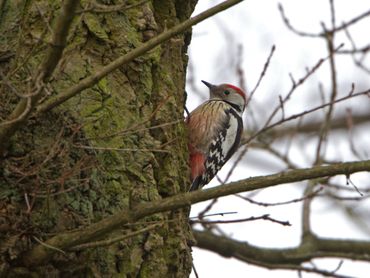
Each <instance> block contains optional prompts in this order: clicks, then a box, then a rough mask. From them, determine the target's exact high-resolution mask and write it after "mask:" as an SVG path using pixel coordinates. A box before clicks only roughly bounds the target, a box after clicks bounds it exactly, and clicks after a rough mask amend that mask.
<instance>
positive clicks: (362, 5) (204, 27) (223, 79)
mask: <svg viewBox="0 0 370 278" xmlns="http://www.w3.org/2000/svg"><path fill="white" fill-rule="evenodd" d="M220 2H221V1H208V0H207V1H206V0H200V1H199V3H198V5H197V7H196V10H195V12H194V14H197V13H199V12H201V11H204V10H205V9H207V8H209V7H211V6H214V5H216V4H218V3H220ZM278 3H279V2H278V1H274V0H254V1H253V0H252V1H245V2H243V3H241V4H239V5H237V6H235V7H233V8H231V9H229V10H228V11H224V12H222V13H221V14H218V15H216V16H215V17H213V18H212V19H208V20H207V21H205V22H202V23H200V24H198V25H197V26H196V27H195V28H193V39H192V42H191V46H190V49H189V56H190V63H191V65H192V71H191V76H188V77H191V79H192V80H193V82H194V83H193V84H195V85H196V90H194V87H193V86H190V85H188V86H187V92H188V101H187V107H188V109H189V110H190V111H191V110H193V109H194V108H195V107H196V106H197V105H199V104H200V103H201V102H202V101H204V100H205V99H206V98H207V97H208V91H207V88H206V87H205V86H204V85H203V84H202V83H201V80H206V81H208V82H211V83H214V84H220V83H232V84H235V85H237V86H240V84H239V83H238V82H239V78H238V76H237V74H236V72H235V65H236V64H237V63H238V62H239V60H238V56H237V53H238V47H239V45H241V46H242V49H243V59H242V61H241V65H242V68H243V71H244V75H243V77H244V79H245V81H246V89H247V91H248V90H250V89H251V88H253V87H254V85H255V84H256V82H257V80H258V78H259V76H260V73H261V70H262V68H263V65H264V63H265V62H266V58H267V57H268V55H269V53H270V50H271V47H272V46H273V45H275V46H276V51H275V53H274V55H273V57H272V60H271V64H270V66H269V68H268V71H267V74H266V77H265V79H264V80H263V82H262V84H261V86H260V87H259V89H258V91H257V93H256V95H255V96H254V98H253V102H252V103H251V106H253V109H254V110H255V111H254V113H255V114H256V117H259V118H260V119H263V118H264V117H267V116H268V112H269V111H271V107H273V105H276V104H277V103H278V101H279V99H278V96H279V95H283V96H284V95H285V94H286V93H287V92H288V90H289V89H290V87H291V80H290V77H289V74H290V73H291V74H292V75H293V76H294V78H295V79H299V78H300V77H301V76H303V75H304V74H305V72H306V68H307V67H308V68H311V67H312V66H313V65H315V64H316V63H317V61H318V60H319V59H320V58H324V57H326V56H327V49H326V44H325V41H324V40H322V39H318V38H314V39H312V38H301V37H298V36H297V35H295V34H293V33H292V32H290V31H289V30H288V29H287V28H286V26H285V25H284V23H283V21H282V19H281V16H280V13H279V10H278ZM280 3H281V4H282V5H283V7H284V9H285V12H286V15H287V16H288V17H289V19H290V21H291V23H292V24H293V25H294V26H295V27H296V28H298V29H299V30H302V31H307V32H310V33H318V32H321V31H322V22H323V23H324V24H325V25H326V26H328V27H329V26H330V9H329V1H324V0H311V1H309V0H305V1H303V0H301V1H297V0H283V1H280ZM335 8H336V20H337V22H338V23H341V22H343V21H348V20H350V19H351V18H353V17H355V16H358V15H360V14H361V13H363V12H365V11H367V10H369V9H370V1H369V0H352V1H344V0H337V1H335ZM369 30H370V18H367V19H365V20H363V21H361V22H360V23H359V24H357V25H355V26H353V27H351V29H350V32H351V35H352V37H353V38H354V40H355V41H356V43H357V45H358V46H359V47H361V46H364V45H366V44H369V42H370V36H369V32H370V31H369ZM341 43H345V45H344V47H343V48H345V49H349V48H350V43H349V41H348V39H346V37H345V35H344V33H343V32H342V33H341V34H339V35H338V36H337V37H336V40H335V45H337V46H339V45H340V44H341ZM337 67H338V69H339V71H338V80H339V82H338V83H339V86H340V90H339V94H340V95H345V94H348V92H349V91H350V88H351V83H352V82H355V83H356V89H358V90H360V89H365V88H369V87H370V82H368V81H366V80H368V79H369V75H368V74H366V73H365V72H363V71H361V70H359V69H358V68H356V67H354V66H353V63H352V61H351V59H350V57H338V59H337ZM329 80H330V75H329V67H328V65H326V64H324V65H323V66H322V67H321V68H320V69H319V70H318V71H317V72H316V74H315V75H314V76H312V77H311V78H310V80H309V82H307V84H305V85H304V86H303V87H302V88H301V89H300V91H299V92H297V94H296V96H295V97H294V98H293V99H292V100H291V101H290V102H289V103H288V104H287V107H286V113H290V114H292V113H297V112H301V111H303V110H305V109H307V108H311V107H314V106H315V105H317V104H318V103H320V101H321V100H320V99H319V94H318V92H317V91H318V84H319V83H320V82H321V83H322V86H323V90H324V91H325V92H326V93H329V89H330V81H329ZM348 103H350V104H353V103H355V108H356V111H355V112H359V111H360V112H361V111H366V109H369V102H358V101H357V102H353V101H350V102H348ZM348 103H346V104H344V105H341V106H338V109H337V111H336V112H338V113H339V112H340V111H341V109H346V108H348ZM352 108H353V107H352ZM245 115H248V114H247V113H246V114H245ZM245 122H246V123H247V124H248V120H245ZM247 127H248V126H247ZM358 134H359V135H358V138H359V140H358V146H360V147H361V146H365V144H366V145H368V140H369V138H370V135H369V132H366V131H365V132H363V131H362V130H360V131H358ZM342 137H343V138H342ZM342 137H338V138H334V139H333V140H332V141H331V142H332V143H333V144H332V145H329V147H328V153H329V157H332V158H333V159H337V160H340V161H348V160H355V158H353V157H351V156H350V151H349V147H348V143H347V141H348V140H347V137H345V136H342ZM305 143H306V142H305ZM339 146H343V148H341V152H340V153H339V152H338V151H337V148H338V147H339ZM314 147H315V146H314V145H312V146H310V145H309V144H307V145H306V146H305V148H306V152H307V153H309V152H310V151H311V149H312V150H313V148H314ZM299 150H300V149H299V147H298V149H297V160H296V163H297V164H298V165H299V166H300V167H305V166H306V167H307V166H310V162H311V161H310V159H309V155H307V157H308V158H307V157H305V156H302V151H300V152H299ZM293 152H294V149H293ZM293 155H294V154H293ZM367 159H369V157H368V158H367ZM264 163H265V164H267V165H268V167H265V166H266V165H263V164H264ZM231 164H232V163H228V164H227V165H226V166H225V167H224V169H223V170H222V172H221V173H220V176H221V177H224V176H225V175H226V174H227V172H228V170H229V169H230V167H231ZM261 164H262V165H261ZM282 170H284V165H282V164H281V163H280V162H279V161H278V160H274V159H272V158H271V157H268V159H267V158H266V159H265V156H264V154H261V153H259V152H256V151H248V153H247V155H246V158H245V161H243V165H242V166H240V167H237V169H236V171H235V174H234V175H233V176H232V178H231V180H239V179H243V178H248V177H250V176H256V175H263V174H269V173H276V172H279V171H282ZM352 179H353V180H354V181H355V182H356V184H357V185H361V184H364V183H365V182H366V181H367V180H368V176H366V175H362V174H358V175H353V176H352ZM338 183H342V184H343V185H345V180H344V179H343V178H338ZM218 184H219V182H217V180H215V179H214V180H213V181H212V182H211V184H210V185H208V187H211V186H215V185H218ZM303 189H304V188H303V187H302V184H301V185H299V184H291V185H282V186H277V187H274V188H271V189H268V190H263V191H262V192H259V193H258V195H257V196H256V199H257V200H259V201H263V202H279V201H286V200H290V199H293V198H299V197H301V196H302V194H303ZM206 204H207V203H201V204H198V205H194V206H193V208H192V214H191V215H192V216H196V215H197V213H198V212H199V211H201V210H202V209H203V208H204V207H205V206H206ZM301 205H302V204H301V203H297V204H294V205H289V206H279V207H274V208H271V207H268V208H263V207H258V206H253V205H250V204H247V203H246V202H244V201H242V200H240V199H239V198H237V197H227V198H222V199H219V201H218V203H217V205H216V206H215V207H214V208H213V209H212V211H211V212H212V213H216V212H228V211H233V212H237V215H232V216H229V217H226V216H225V217H224V218H223V219H235V218H243V217H250V216H259V215H262V214H265V213H270V214H271V215H272V216H273V217H274V218H276V219H279V220H282V221H286V220H287V221H289V222H290V223H291V224H292V227H283V226H280V225H277V224H274V223H270V222H266V221H265V222H263V221H258V222H249V223H244V224H238V225H236V224H233V225H225V226H222V228H223V231H225V232H226V234H228V235H231V236H232V237H233V238H235V239H238V240H241V241H248V242H249V243H252V244H254V245H257V246H265V247H289V246H296V245H297V244H298V243H299V239H300V223H301V215H300V214H301ZM338 208H339V209H338ZM369 209H370V204H369V202H367V203H365V202H364V203H362V204H361V205H359V206H358V210H359V211H366V210H369ZM338 210H340V207H338V206H336V205H335V204H333V203H323V202H316V201H315V202H314V206H313V212H314V213H315V214H314V217H313V219H312V226H313V230H314V231H315V232H316V233H318V234H319V235H320V236H326V237H336V238H356V239H367V240H370V237H369V233H368V231H369V229H370V227H367V232H366V231H364V230H361V229H360V228H356V227H354V225H353V223H349V222H348V221H347V220H346V219H345V218H344V217H343V215H342V214H341V212H340V211H338ZM215 219H216V218H212V220H215ZM193 257H194V264H195V267H196V269H197V271H198V274H199V275H200V277H225V276H226V275H227V276H228V277H284V278H289V277H298V276H297V273H296V272H293V271H281V270H267V269H264V268H259V267H255V266H251V265H247V264H245V263H241V262H238V261H237V260H234V259H225V258H222V257H219V256H218V255H215V254H213V253H210V252H206V251H203V250H199V249H196V248H194V249H193ZM339 261H340V260H338V259H330V260H329V259H325V260H320V261H319V260H315V263H317V265H318V266H319V267H322V268H325V269H327V270H334V269H335V268H336V267H337V265H338V262H339ZM340 273H341V274H347V275H350V276H354V277H367V276H366V274H365V273H370V264H365V263H353V262H351V261H345V263H344V264H343V266H342V267H341V272H340ZM191 277H195V276H194V274H192V276H191ZM303 277H320V276H318V275H316V274H306V273H304V274H303Z"/></svg>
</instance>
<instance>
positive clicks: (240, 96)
mask: <svg viewBox="0 0 370 278" xmlns="http://www.w3.org/2000/svg"><path fill="white" fill-rule="evenodd" d="M202 82H203V83H204V84H205V85H206V86H207V87H208V88H209V98H210V99H221V100H224V101H226V102H228V103H230V104H232V105H235V106H237V107H238V108H239V110H240V112H243V111H244V108H245V104H246V101H247V96H246V95H245V93H244V92H243V91H242V90H241V89H240V88H238V87H236V86H234V85H230V84H221V85H212V84H211V83H208V82H207V81H204V80H202Z"/></svg>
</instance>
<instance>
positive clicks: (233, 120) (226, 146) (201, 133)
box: [185, 80, 246, 191]
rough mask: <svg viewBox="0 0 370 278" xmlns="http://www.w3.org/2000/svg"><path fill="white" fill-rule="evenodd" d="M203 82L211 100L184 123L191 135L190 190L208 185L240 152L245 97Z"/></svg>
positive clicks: (229, 87)
mask: <svg viewBox="0 0 370 278" xmlns="http://www.w3.org/2000/svg"><path fill="white" fill-rule="evenodd" d="M202 82H203V83H204V84H205V85H206V86H207V87H208V88H209V100H207V101H206V102H204V103H203V104H201V105H200V106H198V107H197V108H196V109H195V110H193V111H192V112H191V113H190V114H189V116H188V117H187V118H186V120H185V122H186V124H187V127H188V134H189V143H188V147H189V154H190V159H189V160H190V168H191V181H192V185H191V187H190V191H194V190H197V189H200V188H202V187H203V186H204V185H206V184H208V183H209V182H210V181H211V180H212V179H213V177H214V176H215V175H216V174H217V172H218V171H219V170H220V169H221V167H222V166H223V165H224V164H225V163H226V162H227V161H228V160H229V159H230V157H231V156H232V155H233V154H234V153H235V151H236V150H237V149H238V147H239V144H240V139H241V135H242V132H243V120H242V114H243V111H244V109H245V105H246V95H245V93H244V92H243V91H242V90H241V89H239V88H238V87H236V86H233V85H230V84H221V85H217V86H216V85H212V84H210V83H208V82H206V81H204V80H202Z"/></svg>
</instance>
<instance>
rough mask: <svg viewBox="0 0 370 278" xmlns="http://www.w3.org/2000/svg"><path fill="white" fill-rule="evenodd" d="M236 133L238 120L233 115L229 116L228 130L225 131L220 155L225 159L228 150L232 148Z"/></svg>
mask: <svg viewBox="0 0 370 278" xmlns="http://www.w3.org/2000/svg"><path fill="white" fill-rule="evenodd" d="M237 132H238V120H237V119H236V118H235V116H234V115H233V114H231V115H230V122H229V128H228V129H227V130H226V135H225V138H224V140H223V142H222V147H221V150H222V155H223V156H224V157H227V155H228V153H229V151H230V149H231V148H232V147H233V145H234V143H235V138H236V135H237Z"/></svg>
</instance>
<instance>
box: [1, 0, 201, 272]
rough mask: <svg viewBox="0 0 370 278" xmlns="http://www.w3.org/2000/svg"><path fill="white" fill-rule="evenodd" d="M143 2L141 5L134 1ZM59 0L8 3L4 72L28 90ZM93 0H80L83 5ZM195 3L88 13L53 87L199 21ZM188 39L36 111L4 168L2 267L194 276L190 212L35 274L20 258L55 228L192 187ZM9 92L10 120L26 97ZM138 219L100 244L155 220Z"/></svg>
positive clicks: (4, 97)
mask: <svg viewBox="0 0 370 278" xmlns="http://www.w3.org/2000/svg"><path fill="white" fill-rule="evenodd" d="M111 2H112V4H120V3H121V2H120V1H116V2H117V3H113V2H114V1H111ZM135 2H139V1H130V4H131V3H132V4H134V3H135ZM58 3H59V2H58ZM58 3H57V2H55V1H46V0H44V1H5V4H4V5H3V7H2V11H1V18H0V20H1V21H0V23H1V24H0V33H1V34H2V35H1V36H0V40H1V41H2V42H3V43H4V44H2V45H4V49H1V51H4V52H5V51H9V52H11V53H13V54H14V55H11V58H9V59H8V60H6V61H5V62H2V63H1V64H0V66H1V68H0V69H1V71H2V73H3V74H4V75H6V76H8V77H9V82H11V83H12V84H15V85H16V88H17V90H19V91H20V92H26V91H27V78H30V77H31V78H32V72H33V71H34V70H35V69H36V68H37V66H38V65H39V63H40V61H41V59H42V57H43V55H44V50H45V47H46V46H47V41H48V38H49V37H50V29H52V27H53V23H54V21H53V18H55V16H56V15H57V14H58V9H59V4H58ZM86 4H87V1H81V6H80V7H79V9H80V10H81V9H83V8H84V7H86V6H85V5H86ZM194 5H195V2H189V3H187V4H184V3H182V2H181V1H170V0H168V1H148V2H145V3H143V4H142V5H140V6H137V7H135V8H132V9H129V10H123V11H118V12H111V13H95V12H94V11H92V12H86V13H78V14H77V15H76V16H75V19H74V21H73V24H72V27H71V30H70V33H69V37H68V46H67V48H66V49H65V51H64V55H63V58H62V60H61V61H60V63H59V64H58V67H57V69H56V70H55V72H54V75H53V76H52V78H51V80H50V83H49V84H48V87H47V89H48V92H49V93H50V94H52V95H53V94H58V93H59V92H62V91H63V90H65V89H66V88H68V87H70V86H71V85H73V84H75V83H76V82H78V81H79V80H81V79H82V78H84V77H86V76H88V75H90V74H91V73H93V72H95V71H98V70H99V68H101V67H102V66H104V65H106V64H107V63H109V62H111V61H113V60H114V59H116V58H117V57H119V56H121V55H123V54H125V53H127V52H128V51H130V50H132V49H133V48H135V47H136V46H138V45H140V43H142V42H144V41H146V40H148V39H150V38H151V37H152V36H155V35H156V34H157V33H160V32H161V31H163V30H164V29H165V28H168V27H171V26H173V25H174V24H176V23H178V22H179V21H181V20H184V19H186V18H188V17H189V16H190V14H191V12H192V9H193V8H194ZM19 7H21V8H19ZM15 25H18V26H20V27H19V28H15V27H14V26H15ZM189 36H190V33H187V34H186V35H181V36H177V37H176V38H174V39H172V40H170V41H168V42H166V43H164V44H162V45H161V46H159V47H157V48H156V49H154V50H152V51H150V52H149V53H148V54H146V55H144V56H142V57H140V58H138V59H136V60H135V61H134V62H132V63H130V64H128V65H125V66H122V67H121V68H120V69H119V70H116V71H115V72H113V73H112V74H110V75H108V76H107V77H105V78H103V79H101V80H100V81H99V82H98V84H97V85H95V86H94V87H92V88H90V89H88V90H86V91H85V92H83V93H82V94H80V95H78V96H76V97H74V98H72V99H70V100H69V101H67V102H66V103H64V104H63V105H61V106H60V107H57V108H56V109H54V110H53V111H51V112H48V113H46V114H45V115H43V116H42V117H40V118H37V119H32V120H31V121H29V123H28V124H27V125H26V126H25V127H24V128H22V129H21V130H20V131H19V132H18V133H16V135H15V136H14V137H13V138H12V139H11V144H10V146H9V148H8V150H7V154H6V159H4V160H3V161H2V162H1V165H0V167H1V173H0V208H1V212H0V222H1V228H2V234H1V235H0V246H1V248H0V257H1V261H2V263H0V274H5V275H8V276H12V275H13V276H14V275H15V276H17V275H18V276H19V275H25V276H27V275H29V276H35V277H41V276H45V275H53V276H66V275H67V276H68V277H81V276H94V275H103V276H106V275H120V277H121V276H122V277H126V276H127V277H131V276H137V275H139V276H140V277H153V274H155V275H156V276H157V277H168V276H171V277H172V276H174V277H177V276H178V277H185V276H187V275H188V274H189V273H190V269H191V257H190V249H189V247H188V246H187V244H186V240H187V237H188V234H187V229H188V223H187V215H186V214H184V213H183V212H181V211H175V212H168V213H163V214H156V215H153V216H151V217H148V218H146V219H145V220H146V221H163V225H161V226H160V227H159V228H157V229H155V230H153V231H151V232H149V233H148V232H147V233H143V234H140V235H138V236H135V237H132V238H129V239H127V240H124V241H121V242H117V243H115V244H111V245H109V246H104V247H96V248H90V249H87V250H83V251H79V252H70V251H68V250H65V252H66V253H65V254H63V253H60V252H59V253H58V254H57V255H55V256H54V257H53V258H51V259H50V261H49V262H48V263H47V264H46V265H43V266H37V267H34V268H32V270H31V269H29V268H25V267H24V266H23V265H22V263H21V261H20V260H19V258H20V257H21V256H22V254H23V253H24V252H26V251H28V250H29V249H30V248H32V246H34V245H37V244H40V243H39V242H40V241H44V240H46V239H47V238H49V237H50V236H52V235H54V234H58V233H60V232H65V231H68V230H74V229H83V227H85V226H87V225H89V224H90V223H93V222H96V221H98V220H100V219H103V218H104V217H106V216H107V215H111V214H113V213H114V212H116V211H118V210H122V209H125V208H127V209H129V208H134V207H135V205H136V204H138V203H142V202H148V201H152V200H158V199H161V198H164V197H166V196H170V195H173V194H176V193H178V192H180V191H184V190H186V188H187V186H188V176H187V173H188V169H187V152H186V139H185V138H186V136H185V132H186V131H185V128H184V126H183V122H182V118H183V105H184V86H185V68H186V63H187V58H186V49H187V44H188V43H189ZM9 73H12V74H11V75H9ZM1 91H2V93H1V96H0V99H1V102H2V103H6V106H5V107H4V109H2V111H1V117H5V116H6V115H7V113H9V111H11V109H12V108H13V107H14V104H15V102H16V100H17V97H15V96H14V94H12V91H11V89H10V88H9V87H7V86H4V84H2V86H1ZM166 123H169V124H168V125H163V124H166ZM156 126H159V127H156ZM150 127H155V128H150ZM132 224H133V225H129V226H126V227H122V229H120V230H117V231H114V232H112V233H110V234H109V235H106V236H105V237H104V238H99V239H97V240H101V239H106V238H111V237H115V236H118V235H122V234H124V233H129V232H130V231H134V230H138V229H141V228H143V227H145V226H146V225H147V224H145V223H144V221H141V223H132ZM134 224H135V225H134ZM158 275H159V276H158Z"/></svg>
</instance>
